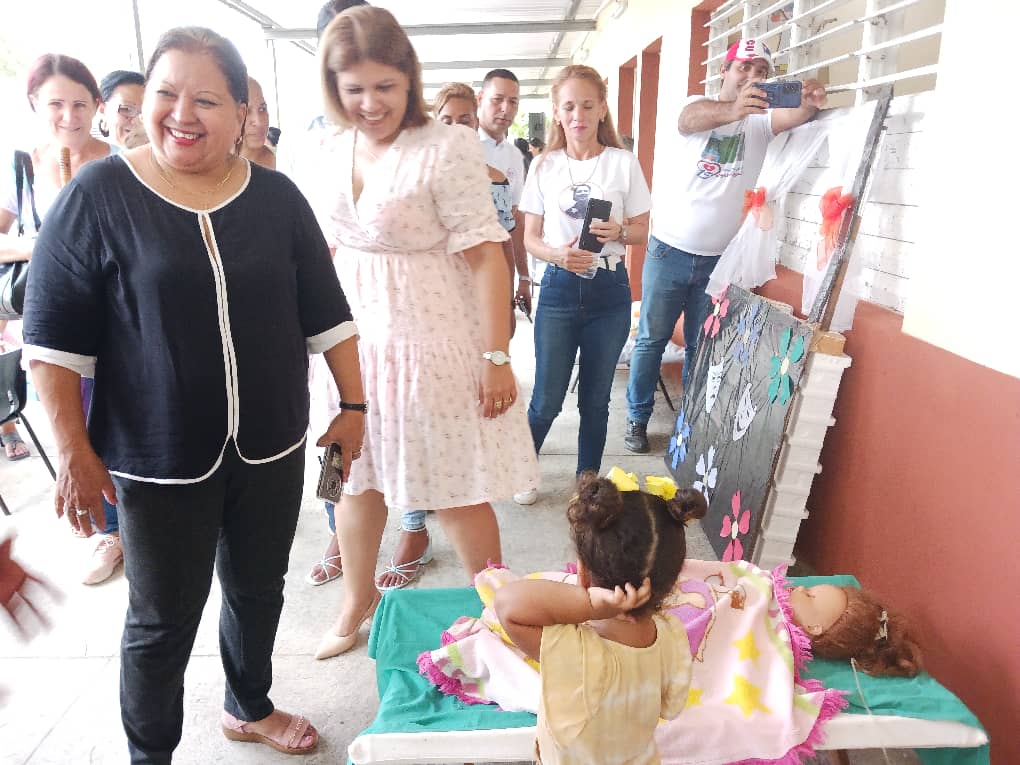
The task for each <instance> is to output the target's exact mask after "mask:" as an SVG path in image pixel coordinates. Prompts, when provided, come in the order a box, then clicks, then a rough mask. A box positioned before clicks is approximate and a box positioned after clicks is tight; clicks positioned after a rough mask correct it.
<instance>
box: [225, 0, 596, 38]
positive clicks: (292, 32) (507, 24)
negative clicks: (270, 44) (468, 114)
mask: <svg viewBox="0 0 1020 765" xmlns="http://www.w3.org/2000/svg"><path fill="white" fill-rule="evenodd" d="M220 1H221V2H223V1H224V0H220ZM595 29H596V23H595V20H594V19H569V20H563V21H498V22H490V21H483V22H477V23H471V24H409V25H407V26H405V27H404V32H406V33H407V36H408V37H425V36H430V37H436V36H440V35H509V34H541V33H543V32H549V33H552V32H558V33H561V34H562V33H564V32H594V31H595ZM263 32H264V33H265V36H266V39H267V40H314V39H315V30H314V29H312V28H310V27H309V28H305V27H301V28H293V29H283V28H281V27H280V26H279V25H267V26H266V27H265V28H264V29H263Z"/></svg>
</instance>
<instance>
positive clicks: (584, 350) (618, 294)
mask: <svg viewBox="0 0 1020 765" xmlns="http://www.w3.org/2000/svg"><path fill="white" fill-rule="evenodd" d="M628 332H630V283H629V282H628V280H627V269H626V268H625V267H624V265H623V263H620V264H618V265H617V267H616V270H615V271H608V270H606V269H604V268H600V269H599V270H598V273H597V274H596V275H595V278H594V279H582V278H580V277H579V276H577V275H575V274H572V273H571V272H570V271H567V270H566V269H563V268H559V267H558V266H553V265H550V266H548V267H546V269H545V276H544V277H543V278H542V289H541V292H540V293H539V298H538V309H537V310H536V311H535V389H534V391H533V392H532V394H531V404H530V406H528V424H529V425H530V426H531V437H532V439H533V440H534V442H535V451H536V452H538V451H541V449H542V444H543V443H544V442H545V437H546V436H547V435H548V434H549V428H551V427H552V424H553V421H554V420H555V419H556V416H557V415H558V414H559V413H560V410H561V409H562V408H563V399H564V398H565V397H566V395H567V388H568V387H569V386H570V376H571V374H572V372H573V370H574V359H575V357H576V356H577V352H578V350H580V352H581V359H580V372H579V378H578V395H577V408H578V411H579V412H580V413H581V427H580V430H579V431H578V434H577V472H578V473H579V474H580V473H582V472H584V471H585V470H594V471H598V469H599V467H600V466H601V465H602V452H603V451H604V450H605V447H606V424H607V423H608V421H609V394H610V392H611V391H612V388H613V375H614V374H615V372H616V364H617V362H618V361H619V360H620V351H621V350H622V349H623V344H624V343H625V342H626V341H627V333H628Z"/></svg>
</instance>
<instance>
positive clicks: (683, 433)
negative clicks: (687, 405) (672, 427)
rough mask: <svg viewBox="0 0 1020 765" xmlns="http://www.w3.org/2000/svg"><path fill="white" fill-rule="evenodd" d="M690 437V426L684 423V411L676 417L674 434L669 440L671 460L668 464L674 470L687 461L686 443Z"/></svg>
mask: <svg viewBox="0 0 1020 765" xmlns="http://www.w3.org/2000/svg"><path fill="white" fill-rule="evenodd" d="M690 437H691V424H690V423H689V422H687V421H686V415H685V414H684V410H683V409H681V410H680V414H678V415H677V417H676V433H674V434H673V437H672V438H670V439H669V456H670V457H672V458H673V459H672V460H671V461H670V464H671V465H672V466H673V469H674V470H676V468H677V465H679V464H680V463H681V462H684V461H685V460H686V459H687V443H688V440H689V439H690Z"/></svg>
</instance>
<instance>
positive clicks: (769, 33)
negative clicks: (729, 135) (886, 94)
mask: <svg viewBox="0 0 1020 765" xmlns="http://www.w3.org/2000/svg"><path fill="white" fill-rule="evenodd" d="M852 1H853V0H793V15H792V17H791V18H790V19H788V20H787V21H785V22H783V23H782V24H780V25H778V26H776V27H773V28H772V29H766V24H767V20H768V17H769V14H770V13H772V12H774V11H776V10H779V9H780V8H783V7H785V6H787V5H789V4H790V0H766V1H763V0H726V1H725V2H724V3H723V4H722V5H721V6H719V8H718V9H716V11H715V13H713V14H712V16H711V18H710V19H709V20H708V22H707V23H706V24H705V26H706V27H708V29H709V36H708V40H707V41H706V42H705V43H704V46H705V48H706V50H707V53H708V55H707V57H706V58H705V60H704V61H702V64H704V65H705V66H706V67H707V70H706V71H707V76H706V78H705V79H704V80H702V81H701V84H702V85H704V86H705V93H706V95H716V94H718V92H719V88H720V86H721V83H722V76H721V75H720V74H719V73H718V69H719V66H720V65H721V64H722V62H723V59H724V57H725V55H726V50H727V48H728V47H729V45H730V44H731V43H732V42H733V40H734V39H736V38H742V37H754V38H758V39H762V40H764V41H765V42H766V44H769V43H770V42H771V43H772V45H771V47H773V49H775V47H776V44H775V41H776V40H778V39H780V35H781V34H782V33H783V32H784V31H786V30H789V31H790V38H789V42H788V44H787V45H786V46H785V47H784V48H781V49H779V50H776V51H775V53H774V54H773V58H774V60H775V61H776V62H777V63H785V64H786V72H785V73H784V74H783V76H784V77H797V78H807V77H811V76H814V75H815V73H816V72H817V70H818V69H820V68H822V67H827V66H831V65H833V64H836V63H841V62H844V61H847V60H850V59H856V60H857V62H858V66H857V80H856V81H855V82H848V83H833V84H830V85H829V86H827V87H826V90H827V92H829V93H840V92H845V91H853V92H854V93H855V96H854V103H855V104H861V103H863V102H865V101H868V100H871V99H873V98H875V97H876V94H877V90H878V87H879V86H880V85H884V84H886V83H890V82H898V81H900V80H907V79H913V78H916V77H924V76H928V75H932V74H935V73H936V72H937V71H938V64H930V65H927V66H921V67H915V68H913V69H908V70H905V71H900V70H899V67H898V65H897V50H898V48H899V46H901V45H904V44H906V43H909V42H913V41H914V40H920V39H923V38H926V37H932V36H935V35H940V34H941V32H942V24H941V23H939V24H934V25H932V26H930V27H927V28H925V29H920V30H917V31H915V32H911V33H909V34H903V32H902V29H903V24H902V18H903V11H906V10H907V9H908V8H911V7H913V6H918V5H921V4H932V3H935V2H939V0H866V3H865V12H864V13H863V14H862V15H860V16H858V17H856V18H852V19H849V20H847V21H844V22H841V23H839V24H836V25H835V26H829V27H824V28H822V29H821V30H820V31H818V32H815V33H814V34H812V33H811V32H810V29H811V25H812V24H813V23H814V22H815V20H816V18H817V17H818V16H819V14H821V13H823V12H832V11H834V10H836V9H838V8H839V7H840V6H843V5H846V4H847V3H849V2H852ZM738 11H741V12H742V13H741V21H740V22H739V23H737V24H733V23H732V22H730V21H729V20H730V19H731V17H732V16H733V15H734V14H735V13H737V12H738ZM853 27H862V36H861V45H860V47H859V48H857V49H856V50H847V51H842V52H840V53H839V54H838V55H836V56H830V57H829V58H827V59H825V60H819V59H818V54H817V51H818V43H820V42H821V41H823V40H825V39H827V38H829V37H832V36H833V35H837V34H841V33H844V32H848V30H850V29H852V28H853Z"/></svg>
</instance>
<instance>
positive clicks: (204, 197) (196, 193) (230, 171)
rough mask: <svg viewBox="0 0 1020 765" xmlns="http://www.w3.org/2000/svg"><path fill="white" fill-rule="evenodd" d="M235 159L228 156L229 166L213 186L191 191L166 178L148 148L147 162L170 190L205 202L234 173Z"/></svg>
mask: <svg viewBox="0 0 1020 765" xmlns="http://www.w3.org/2000/svg"><path fill="white" fill-rule="evenodd" d="M235 159H236V158H235V157H233V156H232V157H231V158H230V160H229V161H230V167H229V169H228V170H227V174H226V175H224V176H223V180H221V181H220V182H219V183H217V184H216V185H215V186H213V187H212V188H211V189H210V190H209V191H192V190H191V189H187V188H183V187H182V188H180V189H178V188H177V184H175V183H174V182H173V181H171V180H170V179H169V178H167V176H166V173H164V172H163V170H162V168H160V166H159V163H158V162H157V161H156V158H155V156H153V153H152V150H151V149H150V150H149V162H150V163H151V164H152V169H153V170H155V171H156V173H157V174H158V175H159V177H160V178H162V179H163V183H165V184H166V185H167V186H169V187H170V190H171V191H178V192H182V193H184V194H190V195H191V197H192V198H193V199H199V198H201V199H202V200H203V201H205V202H208V201H209V200H210V199H212V198H213V197H214V196H215V195H216V192H218V191H219V190H220V189H221V188H223V186H224V185H225V184H226V182H227V181H229V180H230V176H231V175H233V174H234V166H235V165H236V164H237V162H235Z"/></svg>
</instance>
